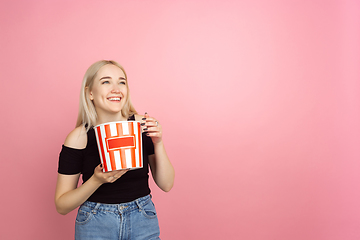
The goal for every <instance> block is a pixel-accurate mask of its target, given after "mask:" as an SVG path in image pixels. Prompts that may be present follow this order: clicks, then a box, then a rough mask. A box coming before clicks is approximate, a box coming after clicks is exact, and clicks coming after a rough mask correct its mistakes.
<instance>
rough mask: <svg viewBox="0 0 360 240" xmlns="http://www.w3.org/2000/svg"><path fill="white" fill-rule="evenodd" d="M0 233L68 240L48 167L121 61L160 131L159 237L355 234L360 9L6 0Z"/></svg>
mask: <svg viewBox="0 0 360 240" xmlns="http://www.w3.org/2000/svg"><path fill="white" fill-rule="evenodd" d="M0 19H1V20H0V24H1V25H0V31H1V32H0V51H1V53H0V61H1V62H0V68H1V69H0V74H1V87H2V88H1V94H0V98H1V105H0V110H1V125H2V127H1V129H2V130H1V131H2V133H1V138H0V146H1V151H0V159H1V165H2V166H1V167H2V173H1V174H0V183H1V197H0V201H1V207H2V209H1V220H0V221H1V224H0V228H1V231H0V238H1V239H53V240H54V239H55V240H56V239H72V238H73V234H74V219H75V214H76V213H75V212H72V213H70V214H68V215H66V216H62V215H60V214H58V213H57V212H56V210H55V206H54V202H53V198H54V190H55V183H56V176H57V161H58V154H59V151H60V149H61V145H62V143H63V141H64V139H65V137H66V135H67V134H68V133H69V132H70V131H71V130H72V129H73V128H74V125H75V121H76V116H77V111H78V98H79V91H80V85H81V80H82V77H83V75H84V73H85V71H86V69H87V67H88V66H90V64H92V63H93V62H95V61H97V60H100V59H115V60H117V61H119V62H120V63H121V64H122V65H123V66H124V67H125V69H126V70H127V74H128V77H129V84H130V88H131V94H132V99H133V102H134V105H135V107H136V108H137V110H138V111H139V112H140V113H144V112H145V111H147V112H148V113H149V114H150V115H152V116H154V117H156V118H158V119H159V121H160V122H161V123H162V125H163V128H164V139H165V144H166V147H167V151H168V154H169V156H170V158H171V160H172V163H173V165H174V167H175V169H176V179H175V186H174V188H173V190H172V191H171V192H169V193H163V192H161V191H160V190H159V189H157V188H156V187H155V186H154V183H153V180H152V179H151V180H150V181H151V186H152V192H153V199H154V201H155V204H156V207H157V210H158V214H159V221H160V226H161V237H162V239H171V240H184V239H249V240H268V239H274V240H275V239H276V240H288V239H292V240H303V239H307V240H312V239H314V240H315V239H316V240H318V239H326V240H344V239H346V240H355V239H360V228H359V225H360V190H359V187H360V174H359V172H360V161H359V160H360V150H359V149H360V148H359V145H360V126H359V123H360V70H359V69H360V44H359V43H360V2H359V1H350V0H332V1H320V0H315V1H314V0H311V1H310V0H309V1H300V0H299V1H296V0H294V1H288V0H273V1H266V0H255V1H253V0H247V1H235V0H234V1H227V0H214V1H205V0H203V1H200V0H196V1H190V0H188V1H185V0H184V1H144V0H143V1H140V0H137V1H118V0H117V1H89V0H87V1H45V0H44V1H1V3H0Z"/></svg>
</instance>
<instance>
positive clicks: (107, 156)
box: [94, 121, 143, 172]
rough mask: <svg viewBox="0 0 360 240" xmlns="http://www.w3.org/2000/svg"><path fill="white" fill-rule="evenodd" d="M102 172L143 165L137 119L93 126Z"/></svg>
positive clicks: (140, 136) (135, 167)
mask: <svg viewBox="0 0 360 240" xmlns="http://www.w3.org/2000/svg"><path fill="white" fill-rule="evenodd" d="M94 130H95V135H96V141H97V145H98V148H99V154H100V160H101V163H102V164H103V172H109V171H114V170H118V169H137V168H142V167H143V156H142V153H143V149H142V135H141V128H140V122H139V121H119V122H109V123H103V124H99V125H96V126H95V127H94Z"/></svg>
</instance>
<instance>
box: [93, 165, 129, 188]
mask: <svg viewBox="0 0 360 240" xmlns="http://www.w3.org/2000/svg"><path fill="white" fill-rule="evenodd" d="M127 171H129V169H123V170H115V171H111V172H105V173H104V172H103V166H102V164H99V165H98V166H97V167H96V168H95V169H94V175H93V177H94V178H95V179H96V181H98V182H99V183H101V184H103V183H113V182H115V181H116V180H118V179H119V178H120V177H121V176H122V175H124V174H125V173H126V172H127Z"/></svg>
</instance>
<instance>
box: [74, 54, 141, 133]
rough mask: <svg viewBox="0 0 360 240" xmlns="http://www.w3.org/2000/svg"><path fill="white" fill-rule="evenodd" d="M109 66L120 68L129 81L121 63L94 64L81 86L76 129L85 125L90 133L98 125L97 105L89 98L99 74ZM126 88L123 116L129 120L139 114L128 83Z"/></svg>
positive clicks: (102, 62)
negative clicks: (132, 100)
mask: <svg viewBox="0 0 360 240" xmlns="http://www.w3.org/2000/svg"><path fill="white" fill-rule="evenodd" d="M107 64H112V65H115V66H117V67H119V68H120V69H121V70H122V71H123V72H124V74H125V78H126V81H127V75H126V72H125V69H124V68H123V67H122V66H121V65H120V64H119V63H117V62H115V61H113V60H101V61H98V62H95V63H94V64H92V65H91V66H90V67H89V68H88V69H87V71H86V72H85V75H84V79H83V82H82V85H81V91H80V102H79V114H78V118H77V121H76V127H79V126H81V125H85V126H86V131H89V129H90V128H91V127H93V126H95V125H96V120H97V113H96V110H95V105H94V103H93V102H92V101H91V100H90V98H89V96H90V91H91V90H92V86H93V83H94V79H95V77H96V74H97V72H98V71H99V69H100V68H101V67H103V66H105V65H107ZM126 87H127V98H126V102H125V105H124V107H123V108H122V109H121V115H122V116H123V117H125V118H126V119H127V118H129V116H131V115H134V114H137V112H136V110H135V108H134V106H133V105H132V103H131V99H130V91H129V85H128V82H127V83H126Z"/></svg>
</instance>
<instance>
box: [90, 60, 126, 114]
mask: <svg viewBox="0 0 360 240" xmlns="http://www.w3.org/2000/svg"><path fill="white" fill-rule="evenodd" d="M126 84H127V81H126V79H125V74H124V72H123V71H122V70H121V69H120V68H119V67H117V66H115V65H112V64H106V65H105V66H103V67H101V68H100V69H99V71H98V72H97V74H96V76H95V79H94V82H93V86H92V89H91V90H90V96H89V97H90V99H91V100H93V103H94V105H95V109H96V112H97V114H98V115H101V114H109V113H110V114H114V113H120V114H121V109H122V108H123V107H124V105H125V102H126V99H127V86H126Z"/></svg>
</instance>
